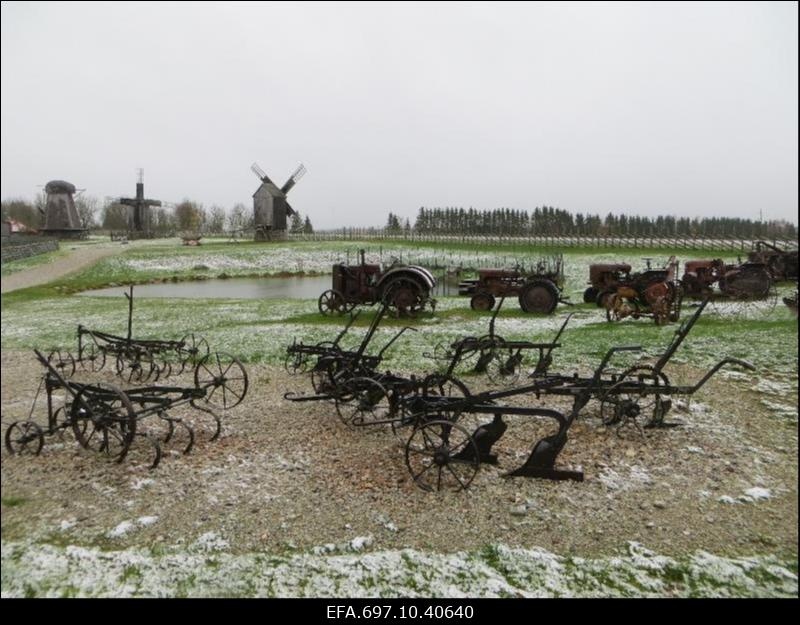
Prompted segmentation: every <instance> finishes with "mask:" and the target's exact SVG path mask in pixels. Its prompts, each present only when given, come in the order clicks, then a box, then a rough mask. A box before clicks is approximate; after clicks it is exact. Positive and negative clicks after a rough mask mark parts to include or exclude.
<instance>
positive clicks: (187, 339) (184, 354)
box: [178, 332, 211, 373]
mask: <svg viewBox="0 0 800 625" xmlns="http://www.w3.org/2000/svg"><path fill="white" fill-rule="evenodd" d="M180 342H181V343H183V347H181V348H179V349H178V356H179V358H180V359H181V370H180V371H179V372H178V373H183V371H184V370H185V369H186V367H187V366H190V367H194V366H195V365H197V363H198V362H200V361H201V360H203V358H205V357H206V356H208V355H209V354H210V353H211V348H210V347H209V345H208V341H206V340H205V338H203V337H202V336H201V335H199V334H195V333H194V332H192V333H190V334H187V335H186V336H184V337H183V338H182V339H181V341H180Z"/></svg>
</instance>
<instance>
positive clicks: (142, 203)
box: [118, 169, 161, 237]
mask: <svg viewBox="0 0 800 625" xmlns="http://www.w3.org/2000/svg"><path fill="white" fill-rule="evenodd" d="M138 173H139V177H138V179H137V182H136V197H135V198H129V197H123V198H120V199H119V202H118V203H119V204H124V205H125V206H130V207H131V211H130V213H129V214H128V230H129V232H130V233H131V234H132V235H133V237H137V235H138V236H139V237H141V236H144V237H148V236H150V231H151V221H150V207H151V206H161V201H160V200H148V199H145V197H144V169H139V170H138Z"/></svg>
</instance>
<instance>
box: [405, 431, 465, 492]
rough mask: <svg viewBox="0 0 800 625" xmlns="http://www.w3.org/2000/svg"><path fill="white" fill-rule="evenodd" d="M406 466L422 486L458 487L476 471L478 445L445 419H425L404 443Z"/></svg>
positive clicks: (438, 488) (436, 489)
mask: <svg viewBox="0 0 800 625" xmlns="http://www.w3.org/2000/svg"><path fill="white" fill-rule="evenodd" d="M406 466H407V467H408V470H409V472H410V473H411V478H412V479H413V480H414V482H415V483H416V485H417V486H419V487H420V488H421V489H423V490H427V491H434V490H435V491H440V490H452V491H461V490H464V489H466V488H467V487H468V486H469V485H470V483H471V482H472V480H473V479H474V478H475V474H476V473H477V472H478V467H479V466H480V460H479V456H478V447H477V446H476V445H475V441H474V440H473V439H472V436H470V434H469V433H468V432H467V430H466V429H464V428H463V427H461V426H460V425H458V424H456V423H453V422H451V421H448V420H446V419H442V420H438V419H437V420H433V421H427V422H425V423H423V424H422V425H420V426H419V427H417V428H415V429H414V432H413V433H412V434H411V437H410V438H409V439H408V443H406Z"/></svg>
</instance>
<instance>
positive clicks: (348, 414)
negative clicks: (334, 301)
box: [285, 302, 754, 490]
mask: <svg viewBox="0 0 800 625" xmlns="http://www.w3.org/2000/svg"><path fill="white" fill-rule="evenodd" d="M706 303H707V302H703V303H702V304H701V305H700V306H699V307H698V309H697V310H696V311H695V314H694V315H693V316H692V317H691V318H690V319H689V320H688V321H687V322H685V323H684V324H683V325H682V326H681V327H680V328H679V329H678V330H677V331H676V333H675V337H674V339H673V340H672V342H671V343H670V345H669V346H668V347H667V348H666V350H665V351H664V352H663V353H662V354H661V355H660V357H659V358H658V359H657V360H656V362H655V363H654V364H652V365H650V364H639V365H635V366H633V367H630V368H628V369H626V370H624V371H623V372H622V373H620V374H615V373H609V372H608V369H607V368H608V365H609V363H610V362H611V360H612V358H613V357H614V356H615V355H616V354H618V353H620V352H638V351H641V347H640V346H617V347H612V348H611V349H609V350H608V351H607V352H606V353H605V355H604V356H603V358H602V359H601V361H600V363H599V364H598V365H597V367H596V368H595V370H594V372H593V373H592V374H591V375H588V376H587V375H581V374H579V373H572V374H563V373H552V372H551V371H550V368H551V365H552V357H551V356H552V351H553V350H554V349H555V348H557V347H558V346H559V344H558V343H557V340H558V337H560V336H561V333H562V332H563V330H564V327H565V326H566V322H565V323H564V324H563V325H562V326H561V328H560V330H559V332H558V337H557V339H556V340H554V341H552V342H550V343H541V344H538V343H530V344H528V343H525V344H524V345H523V344H520V345H516V346H511V343H509V342H505V341H502V339H500V340H498V337H496V336H495V335H494V332H493V327H492V331H491V332H490V335H489V337H488V338H487V337H484V338H483V339H471V338H469V337H467V338H465V339H463V340H462V341H460V342H456V343H454V344H452V346H451V349H452V350H453V352H452V355H451V361H450V363H451V366H449V367H448V370H447V371H445V372H444V373H432V374H429V375H423V376H410V377H403V376H399V375H396V374H393V373H391V372H388V371H387V372H380V371H379V370H378V365H379V364H380V357H374V356H372V357H368V356H365V350H366V348H367V346H368V344H369V342H370V340H371V338H372V336H373V335H374V333H375V330H376V328H377V325H378V323H380V318H381V316H382V315H381V314H380V312H379V314H378V315H376V318H375V320H373V324H372V325H371V326H370V329H369V331H368V332H367V334H366V335H365V337H364V340H362V343H361V345H360V347H359V349H358V350H357V351H356V352H351V353H348V354H349V355H347V356H343V355H342V353H337V352H334V351H333V350H331V351H329V352H326V353H324V354H321V355H319V356H318V359H317V362H316V363H315V364H314V365H313V366H312V367H311V371H312V375H313V373H314V372H323V373H324V375H322V376H321V377H318V378H317V382H315V383H314V391H315V394H313V395H298V394H295V393H286V395H285V398H286V399H288V400H291V401H320V400H330V401H333V402H334V404H335V406H336V411H337V413H338V414H339V416H340V417H342V418H343V419H344V420H345V421H346V422H347V423H349V424H351V425H354V426H379V425H388V426H391V428H392V430H393V431H395V432H398V431H399V430H400V428H402V427H406V428H409V429H410V430H411V434H410V436H409V437H408V438H407V439H406V442H405V459H406V465H407V467H408V470H409V472H410V474H411V477H412V479H413V480H414V482H415V483H416V484H417V485H418V486H420V487H421V488H423V489H425V490H441V489H454V490H462V489H465V488H467V487H468V486H469V484H470V483H471V482H472V480H473V478H474V477H475V474H476V473H477V471H478V468H479V466H480V464H481V463H487V464H497V462H498V458H497V455H496V454H494V453H493V452H492V447H493V445H494V444H495V443H497V441H498V440H500V438H501V437H502V436H503V435H504V433H505V432H506V429H507V428H508V424H507V423H506V422H505V421H504V420H503V417H504V416H524V417H534V418H543V419H549V420H553V421H555V422H556V425H557V429H556V432H555V433H554V434H551V435H549V436H545V437H544V438H541V439H540V440H538V441H537V442H536V443H535V444H534V446H533V449H532V451H531V453H530V455H529V457H528V459H527V461H526V462H525V463H524V464H523V465H522V466H520V467H518V468H516V469H513V470H511V471H510V472H508V473H506V475H507V476H527V477H540V478H548V479H557V480H560V479H572V480H582V479H583V472H582V471H581V470H579V469H578V470H572V469H563V468H558V467H556V459H557V457H558V455H559V454H560V453H561V451H562V450H563V448H564V446H565V445H566V443H567V433H568V431H569V429H570V427H571V426H572V424H573V423H574V422H575V420H576V419H577V418H578V417H579V416H580V415H581V413H582V411H583V410H584V408H585V407H586V406H587V405H588V404H589V402H590V401H595V402H597V403H599V407H600V411H599V412H600V418H601V420H602V422H603V424H604V425H606V426H615V427H618V428H622V427H624V426H629V425H632V426H635V428H636V430H638V431H639V432H640V433H641V434H644V430H645V429H646V428H662V427H670V426H673V425H675V424H674V423H670V422H667V421H666V420H665V417H666V415H667V413H668V412H669V410H670V409H671V406H672V399H671V398H672V397H673V396H675V395H687V396H688V395H693V394H694V393H696V392H697V391H699V390H700V389H701V388H702V387H703V385H704V384H705V383H706V382H707V381H708V380H709V379H710V378H711V377H712V376H713V375H714V374H715V373H717V371H719V370H720V369H721V368H722V367H724V366H726V365H729V364H733V365H737V366H740V367H743V368H745V369H748V370H751V371H752V370H754V367H753V366H752V365H751V364H750V363H748V362H745V361H743V360H739V359H736V358H723V359H722V360H720V361H719V362H718V363H717V364H716V365H714V366H713V367H712V368H711V369H709V370H708V372H706V374H705V375H704V376H702V377H701V378H700V379H699V380H698V381H697V382H696V383H695V384H693V385H673V384H671V383H670V381H669V378H668V377H667V375H666V373H664V368H665V367H666V365H667V364H668V363H669V362H670V360H671V359H672V356H673V355H674V354H675V352H676V351H677V349H678V348H679V347H680V345H681V344H682V343H683V341H684V340H685V338H686V337H687V336H688V334H689V332H690V331H691V329H692V327H693V326H694V325H695V323H696V322H697V320H698V318H699V317H700V315H701V313H702V311H703V309H704V308H705V306H706ZM400 334H402V331H401V332H400V333H398V334H397V335H396V336H395V337H394V338H393V339H392V341H391V342H390V344H391V343H392V342H394V340H396V339H397V338H398V337H399V335H400ZM481 348H483V352H492V353H493V354H494V356H492V357H493V358H494V359H499V360H500V361H501V364H502V361H503V360H504V359H506V366H508V362H507V360H509V359H513V360H514V363H513V365H514V366H518V364H519V362H518V354H519V350H521V349H527V348H538V349H539V354H540V355H539V361H538V362H537V364H536V366H535V368H534V370H533V371H532V372H531V373H530V374H529V378H528V382H527V383H525V384H523V385H521V386H515V387H513V388H509V389H504V390H490V391H485V392H481V393H477V394H474V393H471V392H470V391H469V389H468V387H467V386H466V384H465V383H464V382H463V381H461V380H459V379H458V378H456V377H454V376H453V375H452V371H453V369H454V365H453V363H456V362H457V361H459V359H460V358H461V357H462V356H463V354H464V353H465V352H466V351H467V350H472V351H474V352H476V353H477V354H478V358H479V359H480V358H481V357H482V356H481V352H482V349H481ZM384 350H385V348H384ZM384 350H381V354H380V355H381V356H382V353H383V351H384ZM498 354H502V355H499V356H498ZM483 357H485V356H483ZM509 368H510V367H509ZM320 380H322V381H323V383H321V384H320V383H319V381H320ZM530 396H534V397H535V398H536V399H540V398H542V397H544V398H547V397H549V396H562V397H567V398H572V406H571V409H570V410H569V411H568V412H566V413H564V412H561V411H559V410H555V409H552V408H547V407H529V406H518V405H513V404H511V403H509V400H512V399H513V398H515V397H520V398H522V397H530ZM480 415H487V416H489V415H491V416H492V420H491V421H490V422H487V423H480V424H479V425H478V426H477V427H475V428H474V429H473V427H472V426H469V425H467V424H468V422H469V421H470V420H471V419H467V418H466V417H467V416H472V417H475V416H480ZM620 431H621V430H620Z"/></svg>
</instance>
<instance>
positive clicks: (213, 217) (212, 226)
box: [206, 204, 226, 233]
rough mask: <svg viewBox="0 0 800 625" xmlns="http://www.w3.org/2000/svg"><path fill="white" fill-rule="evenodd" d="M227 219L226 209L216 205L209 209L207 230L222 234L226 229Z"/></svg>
mask: <svg viewBox="0 0 800 625" xmlns="http://www.w3.org/2000/svg"><path fill="white" fill-rule="evenodd" d="M225 217H226V215H225V209H224V208H222V207H221V206H217V205H216V204H214V205H213V206H212V207H211V208H209V209H208V215H207V219H206V230H207V231H208V232H213V233H220V232H222V231H223V230H224V229H225Z"/></svg>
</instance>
